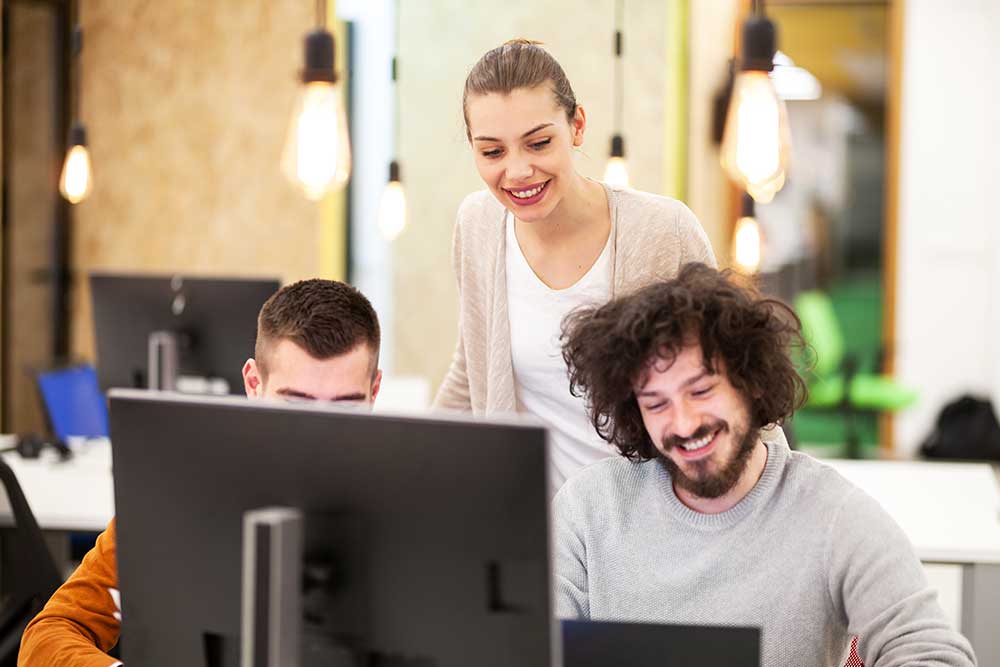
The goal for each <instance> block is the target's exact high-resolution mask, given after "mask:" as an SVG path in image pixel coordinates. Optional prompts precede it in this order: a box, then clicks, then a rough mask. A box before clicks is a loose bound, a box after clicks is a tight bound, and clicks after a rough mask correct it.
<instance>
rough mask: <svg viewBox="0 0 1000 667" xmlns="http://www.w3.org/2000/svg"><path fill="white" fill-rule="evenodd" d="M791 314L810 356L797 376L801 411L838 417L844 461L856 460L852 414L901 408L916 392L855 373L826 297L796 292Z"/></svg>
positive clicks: (855, 363)
mask: <svg viewBox="0 0 1000 667" xmlns="http://www.w3.org/2000/svg"><path fill="white" fill-rule="evenodd" d="M795 312H796V313H797V314H798V316H799V319H800V320H801V321H802V333H803V336H804V337H805V339H806V342H807V343H808V344H809V346H810V347H811V348H812V349H813V351H814V352H815V358H814V359H813V366H812V368H811V369H810V372H804V373H803V377H804V379H805V380H806V384H807V385H808V387H809V399H808V401H807V402H806V405H805V407H807V408H815V409H821V410H831V411H836V412H837V413H839V414H840V415H842V416H843V418H844V422H845V427H846V432H847V433H846V445H847V451H846V453H847V457H848V458H852V459H854V458H861V437H860V434H859V433H858V429H857V424H856V423H855V422H856V418H857V416H858V415H860V414H862V413H881V412H895V411H897V410H902V409H903V408H906V407H909V406H910V405H912V404H913V403H914V402H916V400H917V396H918V394H917V392H916V390H914V389H912V388H910V387H907V386H905V385H903V384H900V383H898V382H896V381H895V380H893V379H892V378H891V377H889V376H887V375H882V374H880V373H862V372H859V370H858V366H859V364H858V358H857V355H855V354H852V353H849V352H848V351H847V349H846V346H845V343H844V335H843V332H842V331H841V329H840V324H839V322H838V321H837V315H836V313H835V312H834V310H833V303H832V302H831V301H830V297H829V296H828V295H827V294H826V293H824V292H820V291H818V290H810V291H807V292H802V293H800V294H799V295H798V296H796V297H795Z"/></svg>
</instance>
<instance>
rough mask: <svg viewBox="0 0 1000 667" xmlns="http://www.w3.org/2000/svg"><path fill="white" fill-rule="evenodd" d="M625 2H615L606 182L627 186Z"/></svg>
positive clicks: (621, 0)
mask: <svg viewBox="0 0 1000 667" xmlns="http://www.w3.org/2000/svg"><path fill="white" fill-rule="evenodd" d="M624 14H625V2H624V0H617V1H616V2H615V51H614V53H615V67H614V89H615V95H614V105H615V109H614V119H613V120H614V124H615V133H614V134H613V135H612V136H611V154H610V156H609V157H608V164H607V166H606V167H605V168H604V182H605V183H607V184H608V185H616V186H619V187H623V188H627V187H628V184H629V179H628V165H627V164H626V162H625V138H624V137H623V136H622V115H623V113H622V108H623V106H624V104H625V94H624V86H625V81H624V77H623V76H622V48H623V41H624V38H623V35H622V27H623V26H622V24H623V23H624V20H623V19H624Z"/></svg>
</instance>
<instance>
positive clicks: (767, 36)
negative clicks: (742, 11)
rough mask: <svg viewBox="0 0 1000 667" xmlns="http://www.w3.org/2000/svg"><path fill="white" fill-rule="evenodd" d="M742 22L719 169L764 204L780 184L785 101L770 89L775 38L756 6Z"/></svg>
mask: <svg viewBox="0 0 1000 667" xmlns="http://www.w3.org/2000/svg"><path fill="white" fill-rule="evenodd" d="M754 5H755V10H754V14H753V16H751V17H750V18H749V19H747V21H746V22H745V23H744V24H743V47H742V54H741V56H742V57H741V63H740V70H741V71H740V72H739V73H738V74H737V75H736V79H735V82H734V84H733V92H732V97H731V99H730V102H729V111H728V114H727V116H726V127H725V130H724V133H723V137H722V166H723V168H724V169H725V170H726V173H727V174H728V175H729V177H730V178H731V179H732V180H733V181H734V182H735V183H736V184H737V185H738V186H739V187H740V189H742V190H745V191H746V192H749V193H750V195H751V196H752V197H753V198H754V199H755V200H756V201H758V202H761V203H767V202H769V201H771V200H772V199H773V198H774V195H775V194H776V193H777V192H778V190H780V189H781V188H782V186H783V185H784V184H785V174H786V170H787V167H788V159H789V155H790V153H791V136H790V132H789V129H788V116H787V113H786V112H785V103H784V101H783V100H781V99H780V98H779V97H778V95H777V93H776V92H775V90H774V84H773V82H772V81H771V77H770V72H771V70H772V69H774V53H775V50H776V44H777V37H776V29H775V26H774V23H772V22H771V21H769V20H768V19H767V17H766V16H764V13H763V8H762V2H761V1H760V0H757V1H756V2H755V3H754Z"/></svg>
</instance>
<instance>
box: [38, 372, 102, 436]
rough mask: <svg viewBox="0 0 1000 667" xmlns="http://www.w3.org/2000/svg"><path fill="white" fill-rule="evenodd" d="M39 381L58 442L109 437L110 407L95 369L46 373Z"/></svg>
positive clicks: (39, 376)
mask: <svg viewBox="0 0 1000 667" xmlns="http://www.w3.org/2000/svg"><path fill="white" fill-rule="evenodd" d="M37 380H38V389H39V392H40V393H41V395H42V405H43V406H44V408H45V414H46V417H47V418H48V421H49V426H50V427H51V428H52V433H53V434H54V435H55V436H56V437H57V438H59V440H62V441H63V442H66V440H67V438H69V437H70V436H79V437H84V438H104V437H107V435H108V408H107V404H106V403H105V398H104V395H103V394H102V393H101V390H100V388H99V387H98V386H97V373H95V372H94V367H93V366H86V365H84V366H72V367H69V368H59V369H56V370H51V371H45V372H42V373H39V374H38V376H37Z"/></svg>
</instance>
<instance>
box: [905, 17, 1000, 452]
mask: <svg viewBox="0 0 1000 667" xmlns="http://www.w3.org/2000/svg"><path fill="white" fill-rule="evenodd" d="M903 20H904V34H903V66H902V77H903V78H902V106H901V110H902V113H901V126H900V154H899V161H900V165H899V166H900V171H899V175H900V190H899V197H900V199H899V242H898V246H897V252H898V264H897V271H898V274H897V305H896V309H897V310H896V318H897V320H896V350H895V352H896V359H895V361H896V371H897V377H898V379H900V380H901V381H903V382H907V383H910V384H912V385H913V386H915V387H918V388H919V389H920V392H921V399H920V403H919V405H918V406H917V407H915V408H912V409H910V410H908V411H906V412H904V413H902V414H900V415H898V416H897V417H896V429H895V439H896V443H895V445H896V448H897V451H898V452H899V453H900V454H908V453H911V452H913V451H915V449H916V448H917V447H918V446H919V443H920V441H921V440H922V439H923V437H924V436H925V435H926V433H927V432H928V430H929V429H930V428H931V426H932V424H933V423H934V420H935V417H936V415H937V412H938V410H939V409H940V407H941V406H942V405H943V404H944V403H946V402H948V401H950V400H951V399H953V398H954V397H956V396H957V395H959V394H960V393H961V392H975V393H978V394H981V395H984V396H989V397H991V398H992V399H993V401H994V405H995V406H1000V230H997V225H998V218H1000V215H998V203H1000V198H998V196H997V193H998V188H1000V184H998V183H997V175H998V173H1000V170H998V169H997V164H996V159H997V157H998V155H1000V141H998V133H997V130H996V125H997V123H998V121H1000V115H998V103H1000V98H998V95H997V92H996V87H997V84H998V83H1000V77H998V75H997V73H996V63H997V62H998V61H1000V46H998V42H997V40H996V34H997V32H998V30H1000V2H997V0H955V1H953V2H941V0H906V2H905V3H904V12H903Z"/></svg>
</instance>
